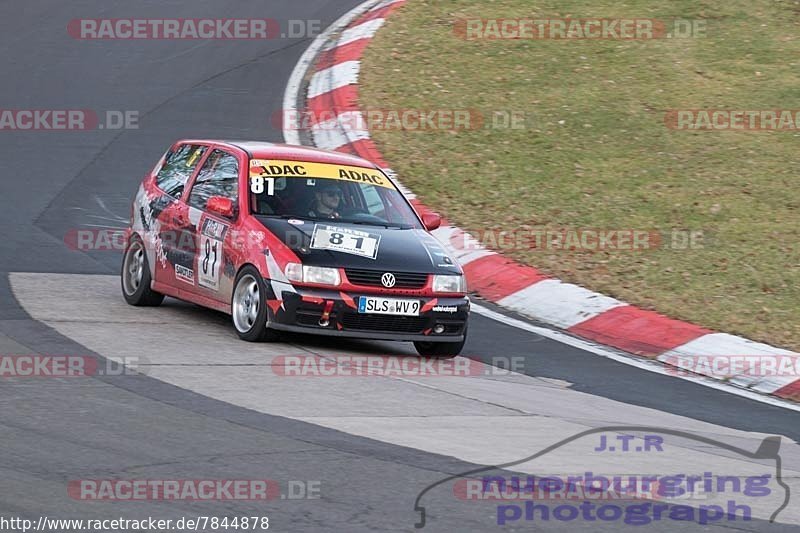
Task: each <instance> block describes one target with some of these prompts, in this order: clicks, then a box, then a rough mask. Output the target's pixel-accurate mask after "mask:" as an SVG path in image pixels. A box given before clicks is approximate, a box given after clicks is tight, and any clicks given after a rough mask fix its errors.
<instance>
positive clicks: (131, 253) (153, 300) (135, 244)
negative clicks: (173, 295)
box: [120, 236, 164, 307]
mask: <svg viewBox="0 0 800 533" xmlns="http://www.w3.org/2000/svg"><path fill="white" fill-rule="evenodd" d="M120 274H121V275H120V277H121V278H122V295H123V296H124V297H125V301H126V302H128V303H129V304H131V305H135V306H141V307H155V306H158V305H161V302H163V301H164V295H163V294H161V293H159V292H156V291H154V290H152V289H151V288H150V282H151V281H152V279H151V277H150V266H149V264H148V263H147V253H146V252H145V250H144V244H143V243H142V240H141V239H140V238H139V237H137V236H134V237H132V238H131V240H130V242H129V243H128V248H127V249H126V250H125V255H124V256H123V258H122V272H121V273H120Z"/></svg>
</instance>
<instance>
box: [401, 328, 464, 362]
mask: <svg viewBox="0 0 800 533" xmlns="http://www.w3.org/2000/svg"><path fill="white" fill-rule="evenodd" d="M466 342H467V328H466V326H465V327H464V340H462V341H460V342H424V341H416V342H414V348H416V350H417V353H418V354H420V355H421V356H423V357H455V356H456V355H458V354H460V353H461V350H462V349H463V348H464V344H465V343H466Z"/></svg>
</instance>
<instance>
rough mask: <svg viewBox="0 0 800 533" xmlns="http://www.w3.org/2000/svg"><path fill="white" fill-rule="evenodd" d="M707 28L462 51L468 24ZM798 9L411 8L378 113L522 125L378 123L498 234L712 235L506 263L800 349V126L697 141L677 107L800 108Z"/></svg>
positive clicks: (739, 1)
mask: <svg viewBox="0 0 800 533" xmlns="http://www.w3.org/2000/svg"><path fill="white" fill-rule="evenodd" d="M495 17H499V18H508V17H511V18H513V17H521V18H535V19H545V18H589V17H621V18H644V17H646V18H655V19H660V20H666V21H669V20H672V19H674V18H679V19H703V20H704V21H705V24H706V28H705V36H704V37H692V38H683V39H654V40H628V41H623V40H571V41H566V40H565V41H557V40H527V39H525V40H523V39H521V40H503V39H500V40H465V39H463V38H461V37H459V36H458V35H456V33H455V32H454V22H455V21H456V20H458V19H461V18H483V19H487V18H495ZM798 30H800V3H799V2H797V1H775V0H747V1H743V0H718V1H710V0H705V1H699V2H698V1H696V0H691V1H689V0H676V1H673V2H668V3H665V2H659V1H656V0H627V1H626V2H624V3H620V2H616V1H614V2H611V1H593V2H584V1H577V0H559V1H557V2H556V1H547V2H538V1H537V2H531V1H530V0H496V1H493V2H486V1H485V0H457V1H456V0H410V1H409V2H408V3H407V4H406V5H405V6H404V7H403V8H402V9H401V10H400V11H399V12H397V13H396V14H394V15H393V16H392V18H390V19H389V21H388V22H387V25H386V26H384V28H383V29H382V30H381V31H380V32H379V33H378V35H377V37H376V38H375V40H374V41H373V42H372V43H371V45H370V47H369V48H368V49H367V53H366V56H365V58H364V67H363V69H362V74H361V76H362V78H361V83H362V87H361V95H360V98H361V105H362V107H363V108H366V109H387V108H391V109H407V108H414V109H419V108H423V109H467V108H474V109H479V110H481V111H483V112H484V115H485V116H487V117H489V116H491V113H492V112H493V111H508V112H512V111H513V112H523V113H525V116H526V117H527V119H526V124H525V128H523V129H493V128H487V127H484V128H480V129H475V130H459V131H444V132H443V131H438V132H434V131H427V132H422V131H408V130H397V129H395V130H376V131H373V132H372V136H373V138H374V139H375V141H376V142H377V143H378V146H379V148H380V149H381V150H382V151H383V153H384V155H385V156H386V158H387V159H388V161H389V162H390V163H391V165H392V168H393V169H394V170H396V171H397V172H398V173H399V175H400V177H401V179H402V180H403V182H404V183H405V184H406V185H408V186H409V187H410V188H411V189H412V190H414V192H415V193H417V194H418V195H419V196H420V198H421V199H422V200H423V201H424V202H425V203H426V204H428V205H431V206H436V207H437V208H438V209H440V210H441V212H442V213H443V214H445V215H446V216H447V217H448V218H449V219H450V220H452V221H453V223H455V224H456V225H459V226H461V227H463V228H465V229H469V230H472V231H475V232H483V231H487V230H505V231H515V230H519V229H523V230H524V229H537V230H563V229H565V228H566V229H572V230H583V229H590V228H591V229H606V230H625V229H635V230H656V231H660V232H666V233H668V234H669V233H670V232H672V231H673V230H680V231H684V230H687V231H700V232H702V234H703V240H704V242H703V245H702V247H696V248H694V249H689V250H680V249H672V248H670V247H668V246H664V247H659V248H658V249H651V250H646V251H587V250H554V249H544V250H543V249H531V248H529V247H528V248H526V247H520V248H519V249H514V250H507V253H508V255H510V256H512V257H514V258H515V259H517V260H519V261H520V262H523V263H527V264H530V265H533V266H536V267H537V268H540V269H542V270H544V271H545V272H547V273H549V274H552V275H554V276H557V277H559V278H561V279H563V280H565V281H569V282H573V283H578V284H581V285H584V286H586V287H588V288H591V289H593V290H596V291H599V292H602V293H605V294H608V295H611V296H614V297H617V298H620V299H623V300H625V301H627V302H630V303H633V304H635V305H638V306H641V307H644V308H648V309H654V310H657V311H660V312H662V313H665V314H667V315H670V316H673V317H675V318H680V319H684V320H688V321H691V322H694V323H697V324H700V325H703V326H706V327H710V328H714V329H718V330H720V331H725V332H730V333H737V334H741V335H744V336H747V337H749V338H752V339H756V340H760V341H763V342H768V343H771V344H776V345H780V346H785V347H788V348H792V349H794V350H800V238H799V237H800V213H799V212H798V209H799V208H800V192H799V191H800V184H798V181H799V180H798V154H800V150H798V143H800V127H799V128H798V129H797V130H793V131H762V132H741V131H685V130H674V129H670V128H668V127H667V126H666V125H665V114H666V113H667V112H668V111H669V110H675V109H706V108H718V109H744V110H751V109H752V110H761V109H775V108H787V109H800V99H798V96H800V69H798V66H799V65H800V31H798Z"/></svg>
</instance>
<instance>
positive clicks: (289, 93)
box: [283, 0, 381, 144]
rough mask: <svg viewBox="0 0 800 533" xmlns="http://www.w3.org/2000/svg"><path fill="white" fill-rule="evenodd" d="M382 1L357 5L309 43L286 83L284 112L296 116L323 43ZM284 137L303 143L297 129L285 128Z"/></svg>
mask: <svg viewBox="0 0 800 533" xmlns="http://www.w3.org/2000/svg"><path fill="white" fill-rule="evenodd" d="M380 3H381V0H367V1H366V2H364V3H362V4H359V5H357V6H356V7H354V8H353V9H351V10H350V11H348V12H347V13H345V14H344V15H342V16H341V17H340V18H339V19H338V20H337V21H336V22H334V23H333V24H331V25H330V26H329V27H328V29H326V30H325V31H324V32H322V33H320V34H319V35H317V37H316V38H315V39H314V40H313V41H312V42H311V45H309V47H308V48H307V49H306V51H305V52H303V55H302V56H300V61H298V62H297V65H295V66H294V70H293V71H292V75H291V76H290V77H289V82H288V83H287V84H286V91H285V92H284V93H283V110H284V112H289V113H290V114H289V115H288V116H295V115H294V114H293V113H295V112H296V111H297V97H298V96H299V94H300V87H302V85H303V78H305V75H306V72H307V71H308V68H309V67H310V66H311V64H312V62H313V61H314V59H315V58H316V57H317V54H319V51H320V50H321V49H322V45H323V44H325V43H326V42H327V40H328V39H329V38H330V36H331V35H333V34H334V33H336V32H338V31H340V30H341V29H342V28H344V27H346V26H347V25H348V24H350V23H351V22H352V21H354V20H355V19H356V18H357V17H359V16H361V14H362V13H366V12H367V11H369V10H370V9H371V8H373V7H375V6H376V5H378V4H380ZM283 138H284V140H285V141H286V144H302V143H301V142H300V133H299V132H298V131H297V130H292V129H286V128H284V130H283Z"/></svg>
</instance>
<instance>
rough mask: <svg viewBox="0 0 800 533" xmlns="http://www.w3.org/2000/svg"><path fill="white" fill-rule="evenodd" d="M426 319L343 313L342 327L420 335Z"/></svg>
mask: <svg viewBox="0 0 800 533" xmlns="http://www.w3.org/2000/svg"><path fill="white" fill-rule="evenodd" d="M427 322H428V319H427V318H426V317H421V316H392V315H369V314H359V313H344V315H342V326H343V327H344V329H346V330H348V329H350V330H361V331H388V332H392V333H422V330H423V329H425V326H426V325H427Z"/></svg>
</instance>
